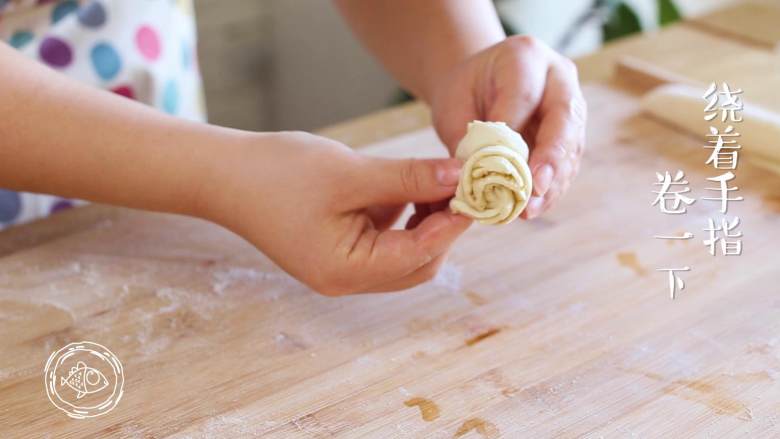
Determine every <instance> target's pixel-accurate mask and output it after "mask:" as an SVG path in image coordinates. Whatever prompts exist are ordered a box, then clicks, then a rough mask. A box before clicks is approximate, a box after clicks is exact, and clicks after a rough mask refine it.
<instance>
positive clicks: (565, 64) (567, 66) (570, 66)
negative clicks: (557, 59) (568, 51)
mask: <svg viewBox="0 0 780 439" xmlns="http://www.w3.org/2000/svg"><path fill="white" fill-rule="evenodd" d="M561 67H562V68H563V69H564V70H566V71H567V72H568V73H571V74H574V75H575V76H579V69H578V68H577V63H575V62H574V61H572V60H571V58H568V57H565V56H561Z"/></svg>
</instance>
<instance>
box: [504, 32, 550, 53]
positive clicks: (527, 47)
mask: <svg viewBox="0 0 780 439" xmlns="http://www.w3.org/2000/svg"><path fill="white" fill-rule="evenodd" d="M507 41H508V42H509V44H510V45H511V46H512V47H514V48H515V49H517V50H523V51H529V52H532V51H536V50H539V49H540V48H541V46H542V42H541V41H539V39H538V38H536V37H534V36H532V35H515V36H512V37H509V38H508V39H507Z"/></svg>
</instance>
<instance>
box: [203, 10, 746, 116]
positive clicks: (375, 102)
mask: <svg viewBox="0 0 780 439" xmlns="http://www.w3.org/2000/svg"><path fill="white" fill-rule="evenodd" d="M737 1H738V0H496V1H495V3H496V7H497V9H498V11H499V13H500V16H501V20H502V22H503V24H504V27H505V28H506V30H507V32H508V33H527V34H532V35H535V36H536V37H538V38H540V39H542V40H543V41H545V42H546V43H547V44H549V45H551V46H552V47H554V48H556V49H558V50H559V51H561V52H563V53H565V54H567V55H570V56H572V57H576V56H580V55H584V54H587V53H589V52H591V51H594V50H596V49H598V48H599V47H600V46H601V45H602V44H603V43H604V42H605V41H610V40H614V39H617V38H622V37H624V36H627V35H631V34H632V33H636V32H643V31H645V32H646V31H652V30H654V29H657V28H658V27H660V26H664V25H668V24H671V23H673V22H675V21H677V20H679V19H680V18H681V17H686V16H694V15H699V14H703V13H706V12H707V11H710V10H712V9H715V8H718V7H722V6H723V5H725V4H728V3H735V2H737ZM195 7H196V13H197V17H198V28H199V39H200V40H199V59H200V66H201V70H202V72H203V77H204V81H205V88H206V100H207V105H208V111H209V119H210V121H211V122H212V123H216V124H220V125H225V126H231V127H236V128H243V129H250V130H257V131H264V130H282V129H301V130H308V131H310V130H315V129H317V128H321V127H324V126H326V125H329V124H333V123H336V122H340V121H343V120H345V119H348V118H351V117H356V116H360V115H363V114H366V113H368V112H371V111H375V110H378V109H381V108H384V107H387V106H390V105H393V104H396V103H399V102H401V101H402V100H403V99H404V95H403V92H402V90H401V89H400V88H399V86H398V84H397V83H396V82H395V81H394V80H393V79H392V78H391V77H390V76H388V75H387V74H386V73H385V72H384V71H383V70H382V68H381V67H380V66H379V64H378V63H377V62H376V61H374V60H373V59H372V58H371V56H370V55H369V54H368V53H367V52H366V51H365V50H364V49H363V48H362V47H361V46H360V44H359V43H358V42H357V41H356V40H355V39H354V38H353V37H352V35H351V34H350V31H349V29H348V28H347V27H346V25H345V24H344V23H343V21H342V20H341V18H340V17H339V15H338V13H337V12H336V10H335V8H334V6H333V4H332V3H331V2H330V1H325V0H259V1H258V0H195Z"/></svg>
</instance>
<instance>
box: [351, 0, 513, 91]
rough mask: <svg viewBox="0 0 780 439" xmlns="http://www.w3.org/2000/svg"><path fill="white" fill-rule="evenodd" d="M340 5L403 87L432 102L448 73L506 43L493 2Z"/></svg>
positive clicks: (410, 0)
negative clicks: (502, 41) (437, 86)
mask: <svg viewBox="0 0 780 439" xmlns="http://www.w3.org/2000/svg"><path fill="white" fill-rule="evenodd" d="M336 4H337V5H338V6H339V8H340V10H341V11H342V15H343V16H344V17H345V19H346V20H347V22H348V23H349V24H350V25H351V27H352V29H353V30H354V31H355V33H356V34H357V35H358V36H359V37H360V39H361V40H362V41H363V43H364V44H365V45H366V46H367V47H368V48H369V50H371V52H373V53H374V54H375V55H376V56H377V57H378V58H379V59H380V60H381V61H382V63H383V64H384V65H385V67H386V68H387V69H388V70H389V71H390V72H391V73H392V74H393V75H394V76H395V77H396V79H397V80H398V81H399V82H400V83H401V85H402V86H403V87H405V88H406V89H407V90H409V91H411V92H412V93H413V94H414V95H415V96H417V97H419V98H421V99H423V100H425V101H428V102H430V97H431V94H432V89H433V86H434V84H435V83H436V82H437V79H439V78H441V76H442V75H443V74H444V72H447V71H449V70H450V69H451V68H452V67H453V66H455V65H456V64H458V63H460V62H461V61H463V60H464V59H466V58H467V57H469V56H470V55H473V54H474V53H477V52H479V51H481V50H482V49H485V48H487V47H489V46H491V45H493V44H495V43H497V42H499V41H501V40H502V39H504V37H505V34H504V31H503V29H502V28H501V24H500V22H499V20H498V16H497V15H496V11H495V8H494V7H493V4H492V2H491V1H490V0H394V1H381V0H374V1H371V0H336Z"/></svg>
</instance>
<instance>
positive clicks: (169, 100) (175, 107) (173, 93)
mask: <svg viewBox="0 0 780 439" xmlns="http://www.w3.org/2000/svg"><path fill="white" fill-rule="evenodd" d="M162 108H163V110H165V112H166V113H168V114H176V112H177V111H179V86H178V85H177V84H176V81H174V80H169V81H168V82H166V83H165V87H164V88H163V96H162Z"/></svg>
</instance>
